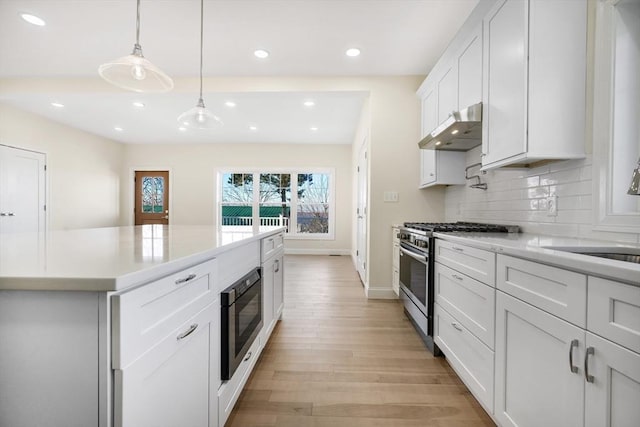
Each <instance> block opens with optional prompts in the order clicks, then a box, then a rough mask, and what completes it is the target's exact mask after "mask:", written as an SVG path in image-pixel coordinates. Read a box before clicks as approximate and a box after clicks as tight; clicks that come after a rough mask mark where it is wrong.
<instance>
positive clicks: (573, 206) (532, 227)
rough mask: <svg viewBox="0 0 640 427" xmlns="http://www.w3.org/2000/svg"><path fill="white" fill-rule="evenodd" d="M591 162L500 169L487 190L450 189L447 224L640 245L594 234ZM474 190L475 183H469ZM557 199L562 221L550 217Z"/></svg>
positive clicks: (636, 238)
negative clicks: (510, 228)
mask: <svg viewBox="0 0 640 427" xmlns="http://www.w3.org/2000/svg"><path fill="white" fill-rule="evenodd" d="M479 159H480V147H478V148H476V149H474V150H471V151H469V152H468V153H467V162H466V164H467V165H470V164H473V163H476V162H479ZM591 163H592V157H591V155H588V156H587V157H586V158H585V159H580V160H566V161H559V162H552V163H548V164H544V165H542V166H539V167H535V168H530V169H506V168H502V169H498V170H493V171H488V172H487V173H486V174H481V173H480V172H479V168H474V169H470V170H469V176H471V175H475V174H480V177H481V181H482V182H486V183H487V190H481V189H476V188H470V187H469V186H468V185H467V186H462V185H454V186H449V187H447V190H446V193H445V217H446V220H447V221H477V222H489V223H504V224H516V225H519V226H520V227H521V229H522V231H524V232H529V233H539V234H551V235H557V236H568V237H580V238H589V239H598V240H613V241H619V242H631V243H640V234H638V233H614V232H601V231H595V230H593V226H592V223H593V197H592V193H593V189H592V165H591ZM468 182H469V184H472V183H475V182H476V180H470V181H468ZM553 195H555V196H556V198H555V200H556V201H557V205H556V207H557V215H556V216H550V214H549V203H550V202H551V203H553V200H549V197H550V196H553Z"/></svg>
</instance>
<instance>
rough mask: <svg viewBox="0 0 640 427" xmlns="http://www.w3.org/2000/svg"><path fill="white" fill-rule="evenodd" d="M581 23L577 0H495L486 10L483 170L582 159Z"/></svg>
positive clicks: (582, 10)
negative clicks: (554, 160) (487, 10)
mask: <svg viewBox="0 0 640 427" xmlns="http://www.w3.org/2000/svg"><path fill="white" fill-rule="evenodd" d="M586 24H587V2H586V1H576V0H557V1H543V0H526V1H523V0H501V1H498V2H497V3H496V4H495V5H494V7H493V9H492V10H491V11H490V12H489V13H488V14H487V15H486V16H485V18H484V22H483V26H484V30H483V31H484V71H483V81H484V87H483V91H482V96H483V112H482V114H483V135H482V165H483V168H484V169H491V168H496V167H501V166H506V165H527V164H531V163H534V162H536V161H540V160H547V159H573V158H582V157H584V138H585V126H586V122H585V93H586V36H587V26H586ZM550 100H553V102H551V101H550Z"/></svg>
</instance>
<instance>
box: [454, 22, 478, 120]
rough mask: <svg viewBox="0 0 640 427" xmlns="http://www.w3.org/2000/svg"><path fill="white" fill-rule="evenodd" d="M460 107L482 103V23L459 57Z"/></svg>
mask: <svg viewBox="0 0 640 427" xmlns="http://www.w3.org/2000/svg"><path fill="white" fill-rule="evenodd" d="M456 65H457V68H458V107H459V108H466V107H468V106H470V105H473V104H477V103H478V102H481V101H482V23H480V25H477V26H476V28H475V29H474V30H473V32H472V33H471V36H470V37H469V38H468V39H467V41H466V43H465V44H464V45H463V48H462V49H461V51H460V54H459V55H458V60H457V64H456Z"/></svg>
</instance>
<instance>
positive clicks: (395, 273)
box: [391, 227, 400, 296]
mask: <svg viewBox="0 0 640 427" xmlns="http://www.w3.org/2000/svg"><path fill="white" fill-rule="evenodd" d="M391 233H392V238H391V241H392V242H393V243H392V244H393V247H392V250H391V288H392V289H393V292H395V294H396V295H397V296H399V295H400V228H399V227H392V228H391Z"/></svg>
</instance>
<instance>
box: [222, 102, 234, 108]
mask: <svg viewBox="0 0 640 427" xmlns="http://www.w3.org/2000/svg"><path fill="white" fill-rule="evenodd" d="M224 105H226V106H227V107H229V108H233V107H235V106H236V103H235V102H233V101H227V102H225V103H224Z"/></svg>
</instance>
